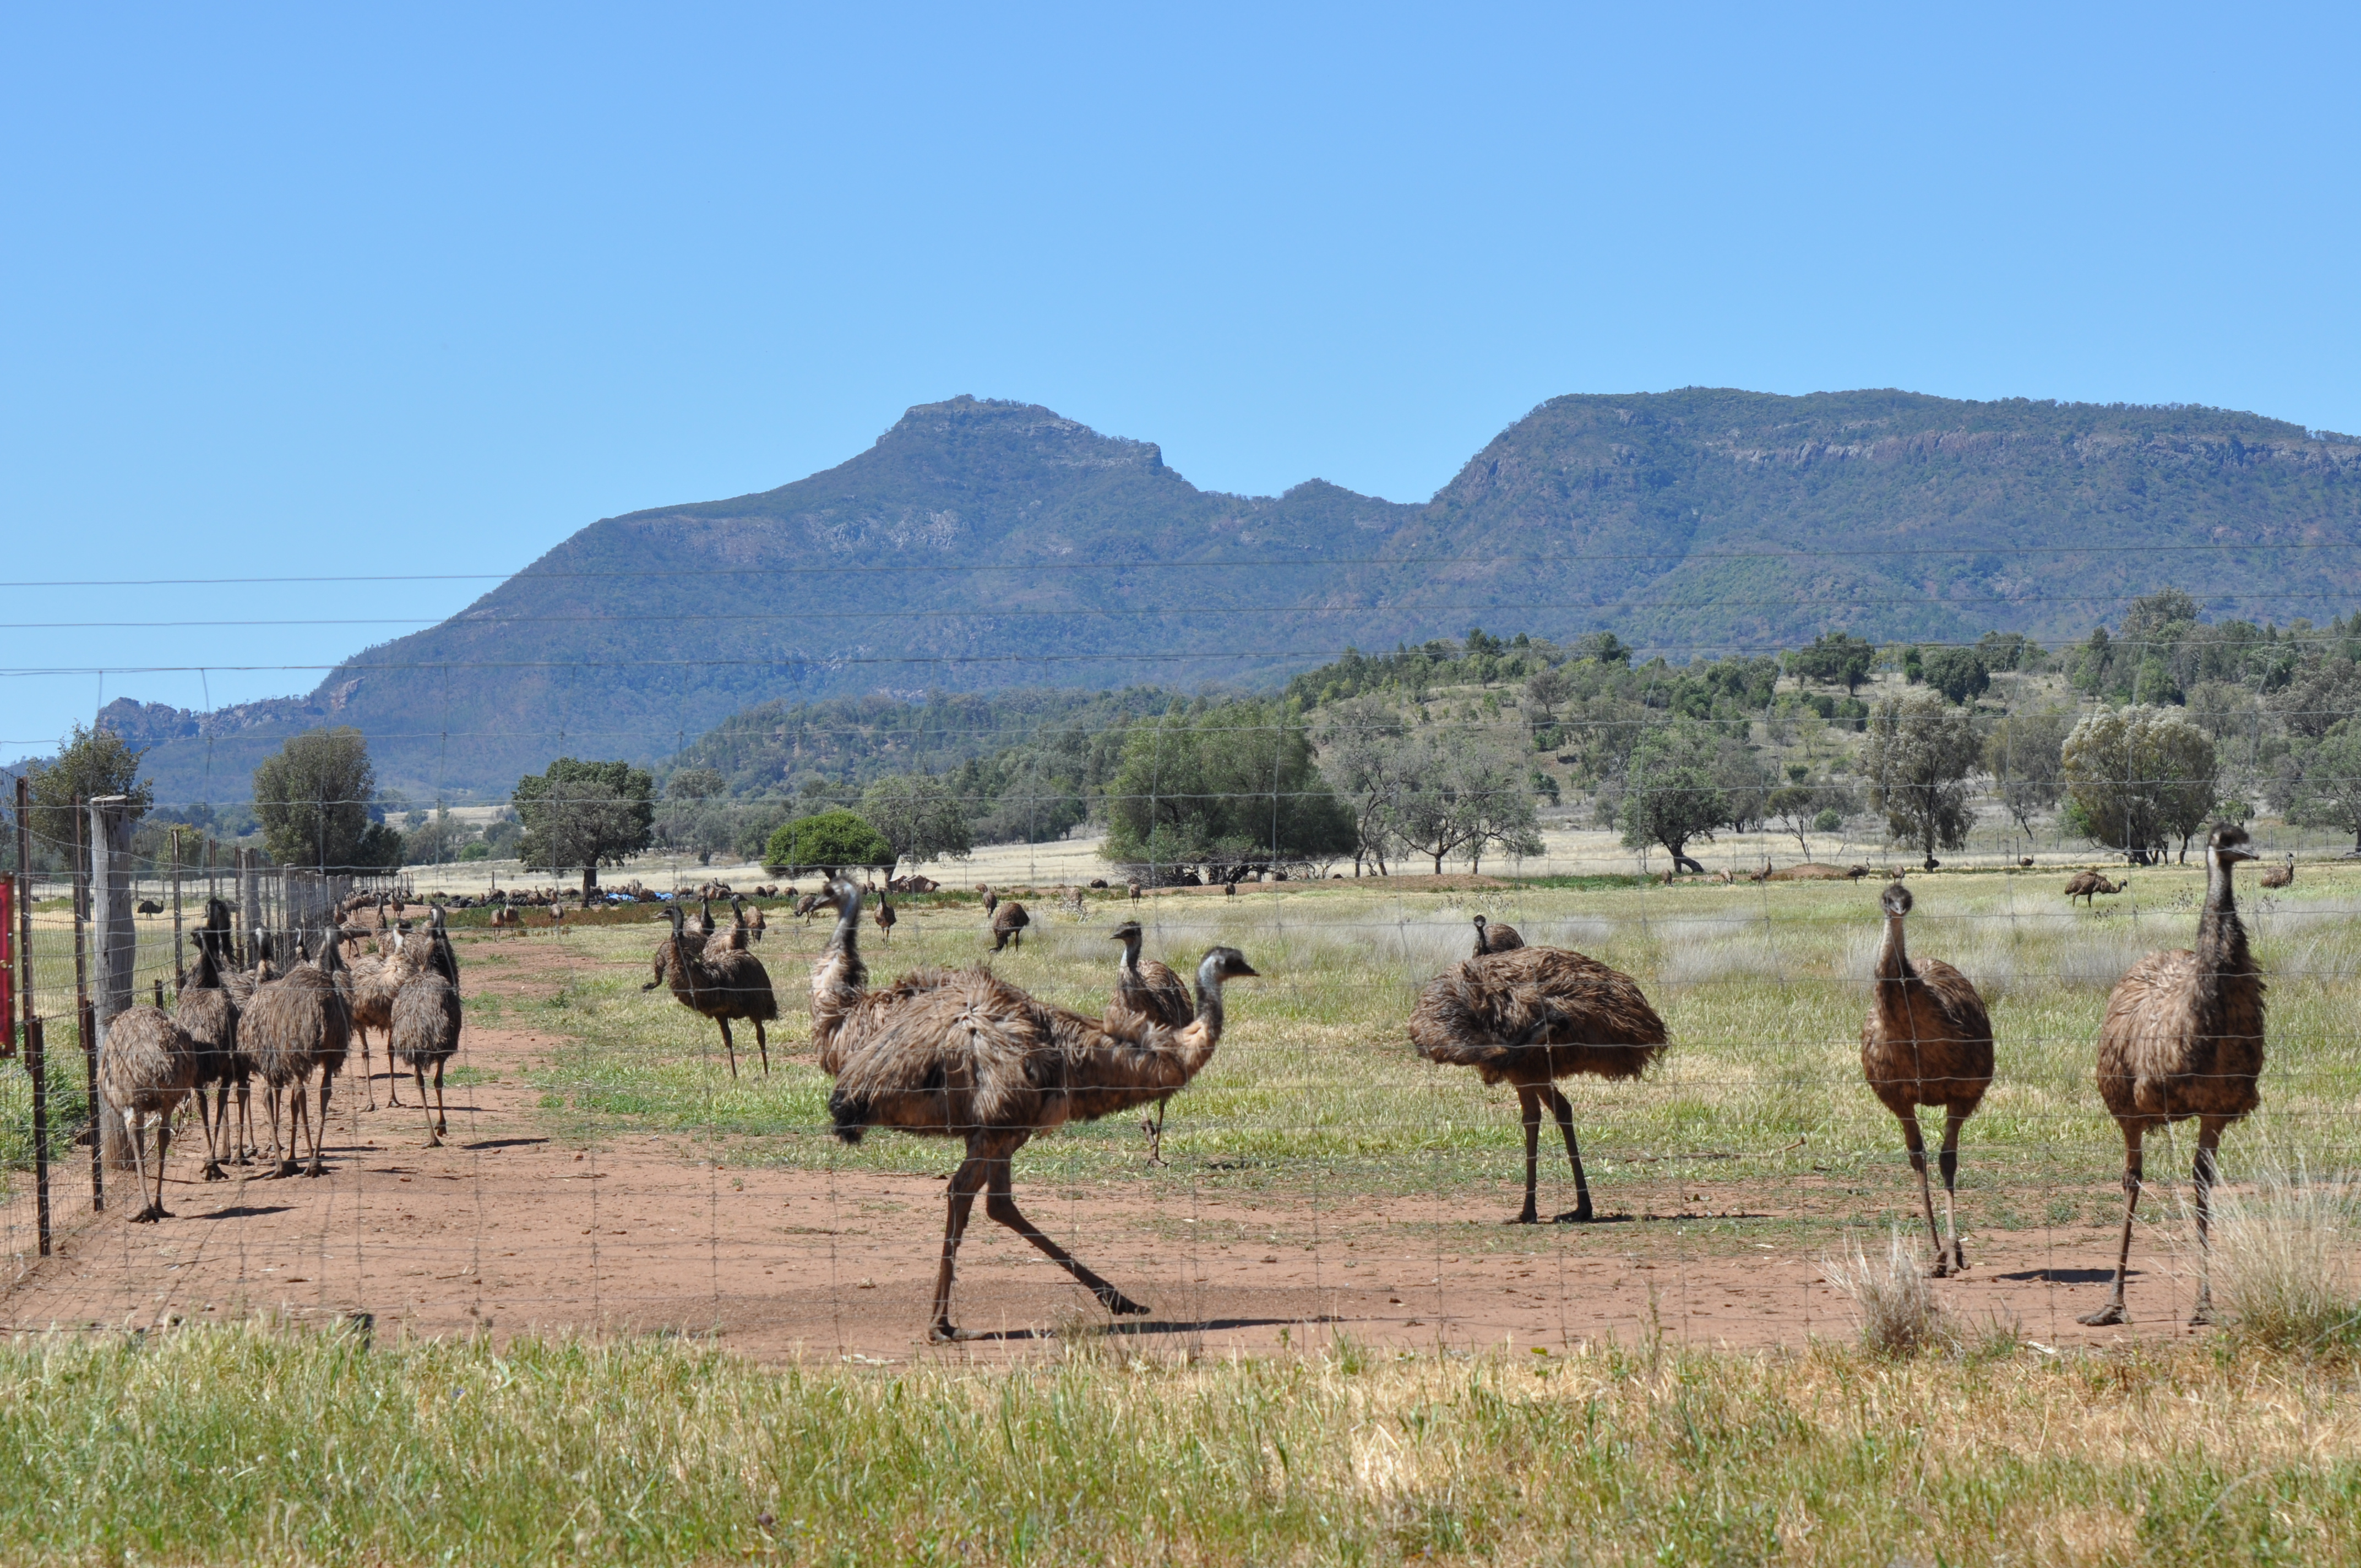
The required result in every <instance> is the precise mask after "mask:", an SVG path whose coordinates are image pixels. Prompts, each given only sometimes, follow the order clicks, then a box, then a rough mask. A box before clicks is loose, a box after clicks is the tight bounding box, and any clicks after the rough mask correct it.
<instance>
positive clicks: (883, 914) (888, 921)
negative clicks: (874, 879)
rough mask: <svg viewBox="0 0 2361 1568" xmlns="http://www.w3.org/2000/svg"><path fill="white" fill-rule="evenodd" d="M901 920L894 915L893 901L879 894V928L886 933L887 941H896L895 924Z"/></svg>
mask: <svg viewBox="0 0 2361 1568" xmlns="http://www.w3.org/2000/svg"><path fill="white" fill-rule="evenodd" d="M900 918H901V916H898V915H896V914H895V913H894V901H893V899H891V898H890V897H888V896H887V895H885V894H882V893H881V894H878V895H877V928H878V929H879V930H880V931H883V932H884V933H885V939H886V940H887V941H889V942H890V941H892V940H893V939H894V924H895V921H897V920H899V919H900Z"/></svg>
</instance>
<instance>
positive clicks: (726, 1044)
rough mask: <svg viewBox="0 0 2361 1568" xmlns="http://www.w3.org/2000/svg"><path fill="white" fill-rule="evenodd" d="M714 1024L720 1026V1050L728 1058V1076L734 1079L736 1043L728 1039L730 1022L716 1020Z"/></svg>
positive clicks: (735, 1073)
mask: <svg viewBox="0 0 2361 1568" xmlns="http://www.w3.org/2000/svg"><path fill="white" fill-rule="evenodd" d="M714 1022H715V1023H717V1024H719V1025H721V1049H722V1051H723V1052H724V1053H725V1054H726V1055H728V1057H729V1058H730V1077H732V1078H735V1077H737V1076H738V1043H737V1042H736V1041H735V1040H732V1039H731V1038H730V1020H729V1019H727V1018H716V1019H715V1020H714Z"/></svg>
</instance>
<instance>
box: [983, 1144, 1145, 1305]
mask: <svg viewBox="0 0 2361 1568" xmlns="http://www.w3.org/2000/svg"><path fill="white" fill-rule="evenodd" d="M1015 1152H1016V1151H1015V1150H1014V1149H1011V1150H1010V1151H1009V1154H1014V1153H1015ZM989 1168H990V1171H991V1176H990V1179H988V1181H987V1182H986V1183H985V1187H984V1195H983V1212H985V1213H987V1214H989V1215H991V1216H992V1217H993V1218H994V1219H995V1220H997V1221H999V1222H1000V1223H1002V1224H1004V1225H1006V1226H1007V1227H1008V1228H1009V1229H1010V1230H1012V1231H1015V1232H1016V1234H1018V1235H1020V1236H1023V1237H1024V1238H1025V1239H1026V1240H1027V1241H1028V1242H1031V1243H1032V1244H1033V1245H1035V1246H1037V1247H1038V1248H1040V1249H1041V1252H1042V1254H1043V1255H1045V1256H1046V1257H1048V1258H1049V1261H1050V1262H1051V1263H1054V1264H1056V1265H1057V1266H1059V1267H1060V1268H1062V1269H1064V1270H1065V1271H1066V1272H1067V1273H1069V1274H1071V1275H1072V1276H1073V1277H1075V1278H1076V1279H1077V1280H1079V1281H1080V1282H1081V1283H1082V1287H1083V1288H1085V1289H1087V1290H1088V1291H1090V1293H1091V1294H1092V1295H1093V1296H1096V1297H1097V1298H1098V1299H1099V1305H1100V1306H1102V1307H1104V1308H1105V1309H1106V1310H1108V1311H1110V1312H1113V1313H1114V1314H1115V1316H1116V1317H1118V1318H1122V1317H1137V1316H1138V1315H1140V1314H1142V1313H1144V1312H1146V1311H1147V1310H1148V1309H1147V1308H1145V1307H1143V1306H1141V1305H1140V1304H1139V1303H1138V1302H1137V1301H1135V1300H1133V1299H1131V1298H1130V1297H1128V1296H1126V1295H1125V1294H1124V1293H1123V1292H1122V1291H1120V1290H1118V1289H1116V1288H1115V1287H1114V1286H1112V1285H1110V1284H1108V1283H1107V1282H1106V1281H1105V1280H1104V1279H1102V1278H1100V1277H1098V1276H1097V1275H1095V1274H1093V1273H1092V1272H1091V1271H1090V1269H1088V1268H1087V1267H1085V1266H1083V1265H1082V1262H1081V1260H1079V1259H1078V1258H1076V1257H1075V1256H1074V1255H1073V1254H1072V1253H1070V1252H1068V1251H1067V1250H1066V1249H1065V1248H1064V1247H1061V1246H1060V1245H1058V1244H1057V1243H1056V1242H1053V1241H1051V1240H1050V1239H1049V1237H1048V1236H1045V1235H1043V1234H1041V1233H1040V1232H1039V1231H1038V1230H1037V1229H1035V1228H1034V1225H1033V1222H1032V1221H1030V1220H1028V1219H1027V1218H1026V1217H1025V1215H1024V1213H1023V1212H1022V1211H1020V1210H1019V1209H1018V1208H1017V1207H1016V1199H1015V1198H1014V1197H1012V1196H1011V1195H1010V1193H1009V1190H1008V1155H1002V1156H1000V1157H998V1158H997V1159H994V1160H993V1161H992V1162H991V1165H990V1167H989Z"/></svg>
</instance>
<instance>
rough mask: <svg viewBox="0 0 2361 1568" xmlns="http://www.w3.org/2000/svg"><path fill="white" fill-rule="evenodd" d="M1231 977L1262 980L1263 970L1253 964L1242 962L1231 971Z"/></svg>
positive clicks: (1234, 978)
mask: <svg viewBox="0 0 2361 1568" xmlns="http://www.w3.org/2000/svg"><path fill="white" fill-rule="evenodd" d="M1230 978H1231V979H1232V980H1260V979H1261V978H1262V970H1258V969H1257V968H1255V967H1254V965H1252V964H1240V965H1239V966H1238V967H1237V968H1235V969H1234V970H1231V971H1230Z"/></svg>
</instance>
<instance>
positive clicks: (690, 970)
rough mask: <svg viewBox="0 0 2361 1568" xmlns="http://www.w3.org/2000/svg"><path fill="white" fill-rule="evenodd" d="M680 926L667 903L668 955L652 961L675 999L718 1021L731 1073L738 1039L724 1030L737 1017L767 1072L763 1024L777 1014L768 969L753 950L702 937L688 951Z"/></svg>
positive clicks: (677, 910) (767, 1050)
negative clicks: (701, 944) (700, 945)
mask: <svg viewBox="0 0 2361 1568" xmlns="http://www.w3.org/2000/svg"><path fill="white" fill-rule="evenodd" d="M672 932H673V939H672V941H671V942H669V943H667V944H666V946H667V947H668V948H670V949H671V953H670V956H669V958H666V957H664V956H663V955H659V957H658V959H657V965H658V967H659V968H660V969H662V970H664V978H665V979H667V980H669V981H671V982H672V993H673V996H674V998H675V1000H676V1001H678V1002H679V1003H680V1004H681V1005H682V1006H684V1007H686V1008H687V1009H688V1010H689V1011H690V1012H692V1013H696V1014H700V1015H702V1016H704V1017H707V1018H710V1019H712V1020H713V1021H714V1023H715V1024H716V1025H719V1026H720V1029H721V1049H722V1052H723V1054H724V1055H725V1056H726V1057H727V1058H729V1062H730V1077H732V1078H735V1077H737V1076H738V1042H737V1041H736V1040H735V1039H734V1038H732V1037H731V1036H730V1020H731V1019H733V1018H737V1019H742V1020H744V1021H747V1022H749V1023H752V1025H754V1044H755V1047H756V1048H757V1049H758V1050H759V1051H760V1052H761V1053H762V1058H763V1073H764V1075H765V1076H767V1075H768V1074H769V1073H770V1070H771V1042H770V1038H769V1036H767V1035H766V1034H765V1033H764V1031H763V1025H765V1024H771V1023H776V1022H777V1021H778V1017H779V1002H778V998H777V997H776V996H775V995H774V994H773V993H772V991H771V976H770V973H769V971H768V970H764V969H763V964H762V960H760V959H757V958H755V957H754V955H753V954H752V953H749V952H743V951H741V950H738V949H735V948H728V947H722V948H716V947H714V946H713V945H712V944H710V943H708V944H707V945H706V948H705V950H704V951H702V952H692V951H690V950H689V948H688V945H687V943H686V942H685V941H684V940H683V938H685V937H686V935H687V931H686V917H685V916H683V914H682V913H681V909H680V906H679V905H673V910H672ZM643 989H644V988H643Z"/></svg>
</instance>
